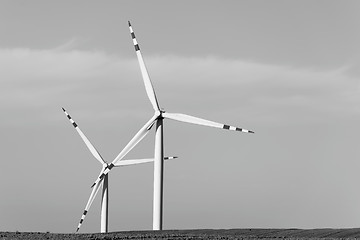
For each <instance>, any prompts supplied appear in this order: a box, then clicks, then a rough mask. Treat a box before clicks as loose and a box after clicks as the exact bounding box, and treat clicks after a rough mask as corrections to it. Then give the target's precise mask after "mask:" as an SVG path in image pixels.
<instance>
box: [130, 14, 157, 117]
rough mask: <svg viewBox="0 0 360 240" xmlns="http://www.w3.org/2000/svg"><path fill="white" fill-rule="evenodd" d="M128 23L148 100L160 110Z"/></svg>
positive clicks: (155, 108)
mask: <svg viewBox="0 0 360 240" xmlns="http://www.w3.org/2000/svg"><path fill="white" fill-rule="evenodd" d="M128 23H129V29H130V33H131V37H132V40H133V43H134V47H135V51H136V56H137V59H138V61H139V65H140V70H141V75H142V78H143V80H144V84H145V89H146V93H147V95H148V97H149V100H150V102H151V105H152V106H153V108H154V110H155V111H160V108H159V104H158V101H157V99H156V94H155V91H154V87H153V85H152V83H151V80H150V77H149V74H148V72H147V70H146V66H145V62H144V59H143V57H142V55H141V52H140V47H139V44H138V43H137V41H136V38H135V33H134V31H133V29H132V27H131V24H130V21H129V22H128Z"/></svg>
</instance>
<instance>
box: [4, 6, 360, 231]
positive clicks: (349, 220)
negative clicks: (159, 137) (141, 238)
mask: <svg viewBox="0 0 360 240" xmlns="http://www.w3.org/2000/svg"><path fill="white" fill-rule="evenodd" d="M359 13H360V2H359V1H350V0H348V1H346V0H345V1H332V0H328V1H324V0H319V1H306V0H305V1H285V0H274V1H265V0H263V1H259V0H255V1H231V0H226V1H203V0H199V1H187V0H186V1H160V0H154V1H85V0H79V1H45V0H34V1H31V2H30V1H19V0H12V1H10V0H0V66H1V67H0V84H1V85H0V86H1V87H0V110H1V116H2V117H1V119H0V132H1V134H0V145H1V160H0V175H1V179H2V181H1V183H0V187H1V190H2V191H1V192H2V193H1V200H0V231H50V232H59V233H70V232H74V231H75V230H76V227H77V224H78V222H79V220H80V217H81V214H82V212H83V209H84V207H85V204H86V202H87V200H88V197H89V195H90V192H91V188H90V186H91V184H92V183H93V181H94V180H95V179H96V177H97V176H98V173H99V171H100V170H101V165H100V164H99V163H98V161H97V160H96V159H95V158H94V157H93V156H92V155H91V153H90V152H89V151H88V149H87V148H86V146H85V144H84V143H83V142H82V140H81V138H80V137H79V136H78V134H77V133H76V131H75V130H74V128H73V127H72V126H71V124H70V123H69V121H68V119H67V118H66V116H65V115H64V113H63V111H62V110H61V107H64V108H66V110H67V111H68V113H69V114H70V115H71V116H72V117H73V119H74V120H75V121H76V122H77V124H78V125H79V127H80V128H81V130H82V131H83V132H84V133H85V134H86V136H87V137H88V138H89V139H90V141H91V142H92V143H93V145H94V146H95V147H96V148H97V149H98V150H99V152H100V153H101V155H102V156H103V157H104V159H105V160H106V161H108V162H111V161H112V160H113V159H114V158H115V157H116V156H117V154H118V153H119V152H120V151H121V150H122V148H123V147H124V146H125V145H126V144H127V142H128V141H129V140H130V139H131V138H132V137H133V136H134V135H135V133H136V132H137V131H138V130H139V129H140V128H141V127H142V126H143V125H144V124H145V123H146V122H147V121H148V120H149V119H150V117H152V115H153V112H152V107H151V104H150V102H149V100H148V98H147V95H146V92H145V88H144V85H143V81H142V78H141V73H140V68H139V66H138V62H137V59H136V54H135V51H134V47H133V43H132V39H131V36H130V33H129V29H128V24H127V21H128V20H130V21H131V23H132V26H133V29H134V31H135V33H136V36H137V40H138V42H139V45H140V48H141V51H142V54H143V57H144V60H145V63H146V65H147V68H148V72H149V75H150V77H151V79H152V82H153V85H154V88H155V91H156V94H157V98H158V101H159V104H160V106H161V107H162V108H164V109H165V110H166V111H168V112H175V113H177V112H178V113H185V114H189V115H193V116H196V117H201V118H205V119H208V120H212V121H217V122H220V123H224V124H229V125H233V126H237V127H241V128H246V129H250V130H253V131H255V134H246V133H241V132H232V131H224V130H221V129H215V128H207V127H202V126H196V125H191V124H185V123H180V122H175V121H171V120H165V122H164V141H165V143H164V145H165V155H166V156H178V157H179V158H178V159H176V160H172V161H168V162H166V163H165V173H164V174H165V176H164V180H165V181H164V229H196V228H201V229H204V228H206V229H209V228H215V229H228V228H325V227H326V228H350V227H358V226H359V224H360V204H359V203H360V191H359V189H358V187H357V183H359V182H360V175H359V174H358V172H359V169H360V161H359V157H360V150H359V140H360V139H359V135H360V129H359V125H358V123H359V120H360V110H359V107H358V106H359V104H360V70H359V69H360V48H359V42H360V28H359V26H360V14H359ZM153 155H154V130H153V131H151V133H149V134H148V135H147V137H146V138H145V139H144V140H143V141H142V142H141V143H139V144H138V146H136V148H134V150H133V151H132V152H131V153H129V154H128V155H127V156H126V159H136V158H151V157H153ZM109 188H110V189H109V192H110V193H109V194H110V202H109V211H110V212H109V230H110V231H128V230H149V229H152V190H153V189H152V188H153V165H152V164H151V163H149V164H144V165H138V166H129V167H123V168H117V169H115V170H113V171H111V172H110V174H109ZM99 230H100V197H99V196H97V198H96V199H95V201H94V203H93V206H92V207H91V209H90V211H89V213H88V215H87V217H86V219H85V221H84V223H83V225H82V228H81V230H80V232H98V231H99Z"/></svg>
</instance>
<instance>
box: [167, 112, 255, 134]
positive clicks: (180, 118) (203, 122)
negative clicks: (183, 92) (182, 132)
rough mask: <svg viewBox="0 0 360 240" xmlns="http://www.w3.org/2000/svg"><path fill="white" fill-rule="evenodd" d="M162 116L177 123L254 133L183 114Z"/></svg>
mask: <svg viewBox="0 0 360 240" xmlns="http://www.w3.org/2000/svg"><path fill="white" fill-rule="evenodd" d="M162 116H163V117H164V118H168V119H172V120H176V121H180V122H186V123H193V124H198V125H203V126H208V127H215V128H222V129H227V130H232V131H240V132H246V133H254V132H253V131H250V130H246V129H243V128H238V127H233V126H230V125H226V124H222V123H217V122H213V121H209V120H205V119H201V118H197V117H193V116H189V115H186V114H181V113H166V112H165V113H163V114H162Z"/></svg>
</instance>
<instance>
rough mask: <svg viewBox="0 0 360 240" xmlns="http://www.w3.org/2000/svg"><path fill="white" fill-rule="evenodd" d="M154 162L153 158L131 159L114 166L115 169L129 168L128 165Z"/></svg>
mask: <svg viewBox="0 0 360 240" xmlns="http://www.w3.org/2000/svg"><path fill="white" fill-rule="evenodd" d="M175 158H177V157H164V160H172V159H175ZM150 162H154V159H153V158H145V159H131V160H122V161H118V162H117V163H116V164H115V167H122V166H129V165H135V164H141V163H150Z"/></svg>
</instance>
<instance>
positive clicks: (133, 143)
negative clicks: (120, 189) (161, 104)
mask: <svg viewBox="0 0 360 240" xmlns="http://www.w3.org/2000/svg"><path fill="white" fill-rule="evenodd" d="M159 114H160V113H159V112H157V113H155V115H154V116H153V117H152V118H151V119H150V120H149V121H148V122H147V123H146V124H145V125H144V126H143V127H142V128H141V129H140V130H139V131H138V132H137V133H136V134H135V136H134V137H133V138H132V139H131V140H130V142H129V143H128V144H127V145H126V146H125V147H124V149H123V150H122V151H121V152H120V153H119V155H117V157H116V158H115V159H114V161H112V162H111V163H110V164H109V165H108V166H107V167H106V168H105V170H104V171H103V172H102V173H101V174H100V176H99V177H98V178H97V179H96V181H95V182H94V183H93V185H92V186H91V187H93V186H95V185H96V183H98V182H99V181H100V180H101V179H103V178H104V177H105V175H106V174H108V172H110V170H111V169H112V168H113V167H114V166H115V165H116V164H117V162H118V161H120V160H121V159H123V157H125V155H126V154H127V153H128V152H130V151H131V149H133V148H134V147H135V146H136V144H138V143H139V142H140V141H141V140H142V139H143V138H144V137H145V136H146V135H147V134H148V133H149V130H150V129H151V127H152V126H153V125H154V123H155V121H156V119H157V118H158V117H159Z"/></svg>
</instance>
